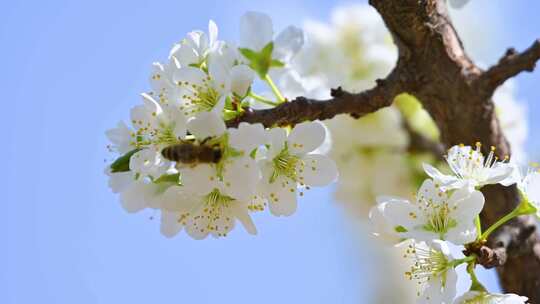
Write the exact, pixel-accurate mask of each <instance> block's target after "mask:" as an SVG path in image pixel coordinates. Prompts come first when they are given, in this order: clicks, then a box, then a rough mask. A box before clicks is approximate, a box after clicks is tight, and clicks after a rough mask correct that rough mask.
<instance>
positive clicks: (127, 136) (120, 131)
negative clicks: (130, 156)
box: [105, 121, 135, 154]
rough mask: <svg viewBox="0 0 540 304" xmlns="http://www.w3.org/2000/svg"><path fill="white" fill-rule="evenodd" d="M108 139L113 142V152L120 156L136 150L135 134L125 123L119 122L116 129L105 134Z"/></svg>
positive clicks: (111, 147)
mask: <svg viewBox="0 0 540 304" xmlns="http://www.w3.org/2000/svg"><path fill="white" fill-rule="evenodd" d="M105 134H106V135H107V138H108V139H109V140H110V141H111V143H112V145H110V146H109V147H110V149H111V150H115V151H117V152H118V153H120V154H124V153H127V152H129V151H131V150H133V149H134V148H135V146H134V143H135V133H134V132H133V130H131V129H130V128H129V127H128V126H127V125H126V124H125V123H124V122H123V121H120V122H118V125H117V126H116V128H114V129H109V130H107V131H106V132H105Z"/></svg>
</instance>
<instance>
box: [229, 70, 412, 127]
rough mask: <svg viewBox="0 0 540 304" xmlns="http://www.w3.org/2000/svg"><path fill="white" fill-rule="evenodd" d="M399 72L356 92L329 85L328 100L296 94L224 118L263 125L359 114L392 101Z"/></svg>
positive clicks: (398, 85)
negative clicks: (330, 90)
mask: <svg viewBox="0 0 540 304" xmlns="http://www.w3.org/2000/svg"><path fill="white" fill-rule="evenodd" d="M399 75H400V72H399V68H396V69H394V71H392V72H391V73H390V74H389V75H388V76H387V77H386V78H385V79H378V80H377V81H376V86H375V87H374V88H372V89H369V90H366V91H364V92H360V93H349V92H346V91H343V90H342V89H341V88H337V89H333V90H332V92H331V95H332V99H329V100H313V99H308V98H305V97H298V98H296V99H295V100H292V101H290V102H286V103H282V104H280V105H278V106H277V107H275V108H271V109H264V110H253V109H247V110H246V111H245V112H244V114H243V115H241V116H239V117H237V118H236V119H233V120H229V121H227V126H228V127H236V126H238V124H239V123H240V122H248V123H262V124H263V125H264V126H265V127H272V126H286V125H294V124H297V123H301V122H303V121H307V120H317V119H319V120H325V119H330V118H332V117H334V116H336V115H338V114H350V115H352V116H353V117H355V118H359V117H361V116H363V115H365V114H369V113H372V112H375V111H377V110H379V109H381V108H383V107H387V106H389V105H391V104H392V101H393V100H394V97H395V96H397V95H398V94H399V93H401V92H403V90H404V89H405V84H404V83H403V82H402V81H401V80H400V79H399Z"/></svg>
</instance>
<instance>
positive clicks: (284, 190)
mask: <svg viewBox="0 0 540 304" xmlns="http://www.w3.org/2000/svg"><path fill="white" fill-rule="evenodd" d="M271 174H272V168H271V166H265V167H263V179H262V182H261V183H260V184H259V186H260V188H259V192H260V193H261V194H262V195H263V196H264V197H265V198H266V199H267V200H268V207H269V209H270V212H271V213H272V214H273V215H275V216H289V215H292V214H293V213H294V212H295V211H296V208H297V198H296V187H297V185H296V183H295V182H293V181H291V180H290V179H288V178H286V177H283V176H280V177H278V178H276V179H275V180H274V181H273V182H272V183H270V182H269V179H270V176H271Z"/></svg>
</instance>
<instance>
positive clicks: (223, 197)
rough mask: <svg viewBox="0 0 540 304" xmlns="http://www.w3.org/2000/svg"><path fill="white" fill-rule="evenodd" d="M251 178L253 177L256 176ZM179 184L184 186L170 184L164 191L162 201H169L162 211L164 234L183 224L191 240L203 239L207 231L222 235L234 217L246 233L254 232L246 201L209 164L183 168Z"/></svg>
mask: <svg viewBox="0 0 540 304" xmlns="http://www.w3.org/2000/svg"><path fill="white" fill-rule="evenodd" d="M254 169H255V170H256V167H255V168H254ZM251 177H252V178H256V175H252V176H251ZM182 183H183V184H184V187H171V188H169V189H168V190H167V192H166V193H165V194H164V197H165V198H164V200H166V201H167V200H168V201H169V203H168V204H167V212H165V213H162V228H161V231H162V233H163V234H164V235H166V236H168V237H171V236H173V235H175V234H176V233H178V232H179V231H180V230H181V227H182V226H185V228H186V232H187V233H188V234H189V235H190V236H191V237H192V238H194V239H204V238H206V236H208V235H209V234H211V235H212V236H214V237H223V236H227V234H228V233H229V232H230V231H231V230H232V229H233V228H234V226H235V221H236V220H238V221H240V222H241V223H242V224H243V226H244V228H245V229H246V231H248V232H249V233H250V234H256V233H257V230H256V228H255V225H254V224H253V222H252V220H251V217H250V216H249V208H248V207H249V206H250V201H249V200H242V199H237V198H236V197H235V196H234V194H235V193H233V191H231V190H232V189H231V187H229V186H228V185H227V184H226V182H223V181H220V178H219V177H218V176H217V175H216V171H215V169H214V168H213V167H212V166H211V165H209V164H199V165H198V166H197V167H195V168H185V169H184V170H183V171H182ZM179 192H180V193H179Z"/></svg>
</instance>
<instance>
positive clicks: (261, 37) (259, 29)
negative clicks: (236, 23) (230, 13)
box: [240, 12, 274, 51]
mask: <svg viewBox="0 0 540 304" xmlns="http://www.w3.org/2000/svg"><path fill="white" fill-rule="evenodd" d="M273 36H274V30H273V25H272V19H270V17H269V16H268V15H266V14H263V13H258V12H247V13H245V14H244V15H243V16H242V17H241V18H240V47H244V48H249V49H252V50H254V51H260V50H261V49H262V48H263V47H264V46H266V45H267V44H268V43H269V42H270V41H272V37H273Z"/></svg>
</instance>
